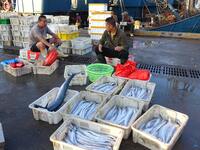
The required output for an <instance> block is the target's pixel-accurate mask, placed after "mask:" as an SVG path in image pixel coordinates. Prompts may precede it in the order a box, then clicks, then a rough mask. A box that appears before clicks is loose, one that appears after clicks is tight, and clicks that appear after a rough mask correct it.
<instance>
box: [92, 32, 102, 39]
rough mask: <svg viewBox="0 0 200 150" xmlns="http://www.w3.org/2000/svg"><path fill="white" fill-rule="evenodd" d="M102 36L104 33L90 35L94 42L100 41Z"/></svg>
mask: <svg viewBox="0 0 200 150" xmlns="http://www.w3.org/2000/svg"><path fill="white" fill-rule="evenodd" d="M102 35H103V33H101V34H90V38H91V39H92V40H100V39H101V37H102Z"/></svg>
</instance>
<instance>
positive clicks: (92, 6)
mask: <svg viewBox="0 0 200 150" xmlns="http://www.w3.org/2000/svg"><path fill="white" fill-rule="evenodd" d="M88 7H89V11H90V12H91V11H106V10H107V9H108V5H107V3H101V4H100V3H99V4H97V3H89V4H88Z"/></svg>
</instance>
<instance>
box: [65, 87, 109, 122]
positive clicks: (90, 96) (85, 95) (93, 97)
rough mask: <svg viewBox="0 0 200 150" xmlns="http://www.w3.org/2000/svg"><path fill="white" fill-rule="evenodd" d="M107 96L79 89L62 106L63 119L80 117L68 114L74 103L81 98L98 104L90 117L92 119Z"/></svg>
mask: <svg viewBox="0 0 200 150" xmlns="http://www.w3.org/2000/svg"><path fill="white" fill-rule="evenodd" d="M107 98H108V96H106V95H102V94H97V93H92V92H89V91H81V92H80V93H79V94H78V95H77V96H75V97H74V98H73V99H72V100H71V101H70V102H69V103H67V105H66V106H65V107H63V111H62V116H63V120H68V119H70V118H80V117H79V116H76V115H73V114H70V112H71V111H72V109H73V107H74V105H76V104H77V103H78V102H79V101H81V100H84V101H93V102H97V103H98V104H99V105H98V107H97V109H96V111H95V112H94V113H93V116H92V118H91V120H94V119H95V116H96V113H97V111H98V110H99V109H100V108H101V107H102V106H103V105H104V104H105V103H106V101H107ZM80 119H84V118H80Z"/></svg>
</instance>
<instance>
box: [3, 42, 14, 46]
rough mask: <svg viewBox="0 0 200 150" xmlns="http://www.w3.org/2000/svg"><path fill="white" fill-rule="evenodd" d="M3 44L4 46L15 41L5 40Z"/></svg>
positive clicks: (10, 44)
mask: <svg viewBox="0 0 200 150" xmlns="http://www.w3.org/2000/svg"><path fill="white" fill-rule="evenodd" d="M3 45H4V46H12V45H13V43H12V41H3Z"/></svg>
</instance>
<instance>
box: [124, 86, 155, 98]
mask: <svg viewBox="0 0 200 150" xmlns="http://www.w3.org/2000/svg"><path fill="white" fill-rule="evenodd" d="M150 93H151V90H149V89H147V88H142V87H138V86H132V87H131V88H130V89H129V90H128V91H127V92H126V93H125V94H124V96H128V97H134V98H138V99H143V100H147V99H148V97H149V95H150Z"/></svg>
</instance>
